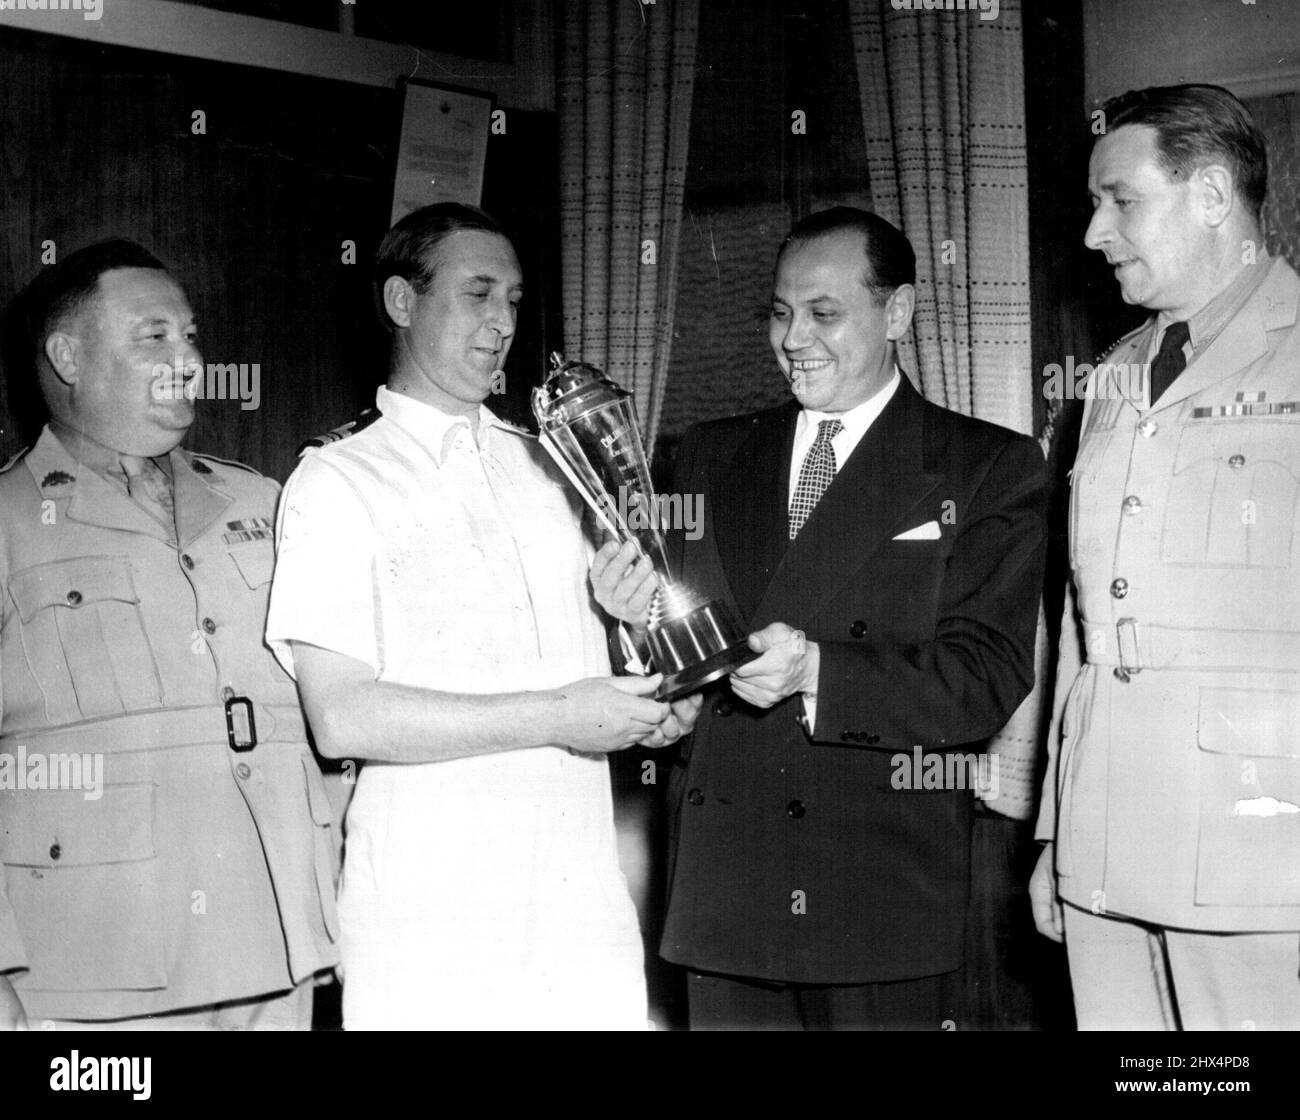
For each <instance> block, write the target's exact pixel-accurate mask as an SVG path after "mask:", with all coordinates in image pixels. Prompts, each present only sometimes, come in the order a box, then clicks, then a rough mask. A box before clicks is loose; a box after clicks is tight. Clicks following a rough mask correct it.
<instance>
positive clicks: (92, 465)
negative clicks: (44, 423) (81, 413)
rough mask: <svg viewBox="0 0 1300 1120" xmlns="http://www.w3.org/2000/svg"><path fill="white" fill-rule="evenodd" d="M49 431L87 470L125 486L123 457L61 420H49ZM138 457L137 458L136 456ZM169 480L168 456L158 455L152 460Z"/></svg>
mask: <svg viewBox="0 0 1300 1120" xmlns="http://www.w3.org/2000/svg"><path fill="white" fill-rule="evenodd" d="M50 431H51V432H53V434H54V437H55V438H56V439H57V440H58V441H59V443H60V444H61V445H62V446H63V449H64V450H65V451H66V452H67V453H68V454H69V455H71V456H72V458H74V459H75V460H76V461H77V462H78V463H80V464H81V465H82V466H83V467H85V468H86V469H87V470H92V471H94V472H95V473H96V474H97V475H99V476H100V477H101V478H107V479H110V480H112V481H114V482H120V483H122V484H123V485H125V484H126V471H125V470H124V469H123V467H122V459H123V455H122V452H120V451H114V450H113V449H112V448H111V447H107V446H105V445H104V444H102V443H100V442H99V441H98V440H94V439H91V437H90V436H88V435H86V433H85V432H81V431H78V430H77V429H76V428H73V427H71V426H70V425H68V424H65V423H64V422H63V421H62V420H56V419H54V418H53V417H51V419H50ZM137 457H139V456H137ZM153 462H154V464H155V465H157V466H158V467H159V468H161V470H162V472H163V474H165V475H166V476H167V477H168V478H169V479H170V478H171V475H172V469H171V457H170V455H158V456H156V457H155V458H154V459H153Z"/></svg>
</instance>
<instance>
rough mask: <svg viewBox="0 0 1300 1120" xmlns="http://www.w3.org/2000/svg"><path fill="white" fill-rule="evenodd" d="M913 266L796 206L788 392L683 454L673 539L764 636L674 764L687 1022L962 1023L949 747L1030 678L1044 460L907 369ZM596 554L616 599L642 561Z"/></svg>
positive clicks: (786, 289)
mask: <svg viewBox="0 0 1300 1120" xmlns="http://www.w3.org/2000/svg"><path fill="white" fill-rule="evenodd" d="M914 279H915V257H914V254H913V252H912V248H911V246H910V245H909V244H908V242H907V239H906V238H905V237H903V235H902V234H901V233H900V232H899V231H898V230H896V229H894V228H893V227H892V226H891V225H890V224H889V223H888V222H885V221H884V220H882V219H881V218H879V217H877V216H876V215H874V214H869V213H866V212H864V211H861V210H855V209H851V208H848V207H839V208H836V209H833V210H829V211H825V212H822V213H819V214H815V215H813V216H812V217H810V218H807V219H805V220H804V221H802V222H800V223H799V224H798V225H796V226H795V227H794V229H793V230H792V231H791V233H790V235H789V237H787V238H786V240H785V242H784V243H783V244H782V247H781V250H780V253H779V255H778V258H777V268H776V276H775V283H774V291H773V297H772V311H771V325H770V333H771V342H772V349H773V350H774V352H775V354H776V359H777V362H778V364H779V365H780V367H781V370H782V372H783V373H784V374H785V376H786V377H787V378H788V379H789V381H790V385H791V388H792V390H793V393H794V396H795V398H796V400H795V401H791V402H790V403H788V404H785V405H782V406H781V407H779V408H774V409H770V410H767V411H764V412H759V413H755V414H753V415H748V416H741V417H736V418H733V419H728V420H721V421H715V422H712V423H708V424H702V425H700V426H698V427H696V428H694V429H692V430H691V431H690V432H688V433H687V435H686V437H685V439H684V440H683V442H682V445H681V448H680V451H679V454H678V459H677V470H676V476H675V484H674V486H675V489H676V490H677V491H678V492H680V493H682V494H692V495H693V494H702V495H703V497H704V511H705V514H704V530H703V533H702V534H699V539H698V540H687V539H684V536H683V535H682V534H680V533H679V534H677V535H676V538H675V547H676V550H677V559H678V561H679V563H678V567H679V570H680V574H681V578H682V580H683V581H684V582H685V583H686V584H687V585H688V586H690V587H692V588H694V589H696V590H697V591H699V592H701V593H703V594H705V595H708V596H715V595H716V596H724V597H726V598H729V599H730V600H732V601H733V602H734V604H735V605H736V607H737V608H738V610H739V613H740V616H741V617H742V618H743V619H745V620H746V621H747V623H748V627H749V629H750V630H751V631H753V633H752V634H751V637H750V644H751V646H752V647H753V648H754V649H755V650H758V651H759V652H760V654H761V656H759V657H758V658H757V659H755V660H754V661H751V662H750V663H749V664H748V665H746V666H744V667H742V668H741V669H739V670H737V671H736V672H735V673H734V674H732V676H731V677H730V678H729V679H728V680H726V681H723V682H722V683H721V684H720V685H719V686H715V687H714V688H713V690H712V691H711V694H710V695H708V696H706V698H705V705H704V709H703V712H702V714H701V717H700V720H699V724H698V727H697V728H696V731H695V735H694V741H693V743H692V744H691V745H690V746H689V747H688V748H687V749H685V750H684V751H683V754H682V758H681V760H680V762H679V764H678V765H677V766H676V767H675V768H674V772H673V775H672V779H671V780H670V786H669V797H670V803H671V804H672V806H673V812H674V816H675V820H674V825H673V829H672V844H673V850H672V852H671V855H670V896H669V902H668V908H667V916H666V923H665V930H664V935H663V944H662V949H661V952H662V954H663V956H664V957H666V958H667V959H668V960H670V961H675V962H677V963H679V964H682V965H685V966H687V967H688V969H689V970H690V971H689V981H688V985H689V987H688V992H689V1001H690V1016H691V1025H692V1027H693V1028H697V1029H698V1028H719V1027H723V1028H725V1027H769V1028H795V1029H798V1028H800V1027H802V1028H814V1029H815V1028H871V1027H877V1028H880V1027H919V1028H926V1029H934V1030H937V1029H940V1028H941V1027H942V1026H945V1025H949V1026H950V1025H952V1023H951V1022H949V1021H951V1020H954V1019H955V1010H954V1006H953V1004H952V1001H951V999H950V997H949V995H948V993H947V991H946V986H945V982H944V975H945V974H949V973H952V972H953V971H954V970H956V969H957V968H958V967H959V966H960V965H961V963H962V940H963V930H964V922H965V915H966V902H967V896H968V893H969V878H970V867H969V864H970V856H969V852H970V831H971V821H972V810H973V798H972V792H971V789H970V786H971V785H973V784H974V783H973V781H972V780H971V779H972V777H973V774H972V771H974V770H975V769H976V767H974V766H954V765H953V763H954V762H965V763H974V762H975V760H976V756H977V753H978V752H979V751H980V750H981V748H982V741H983V740H985V739H987V738H988V737H989V736H991V735H992V734H994V733H995V732H996V731H998V730H999V729H1000V728H1001V727H1002V726H1003V724H1004V723H1005V722H1006V720H1007V719H1008V718H1009V717H1010V715H1011V714H1012V712H1013V711H1014V710H1015V708H1016V706H1017V704H1018V703H1019V702H1020V700H1021V699H1022V698H1023V697H1024V696H1025V695H1026V694H1027V693H1028V691H1029V689H1030V686H1031V684H1032V683H1033V649H1034V628H1035V620H1036V612H1037V609H1038V598H1039V590H1040V581H1041V577H1042V563H1043V545H1044V537H1045V525H1044V513H1043V504H1044V477H1043V462H1042V455H1041V452H1040V451H1039V449H1038V447H1037V445H1036V444H1035V443H1034V442H1033V441H1032V440H1030V439H1028V438H1025V437H1023V436H1018V435H1015V434H1013V433H1012V432H1009V431H1006V430H1004V429H1002V428H998V427H995V426H993V425H991V424H987V423H984V422H982V421H978V420H973V419H970V418H968V417H965V416H960V415H957V414H955V413H952V412H949V411H947V410H945V409H942V408H939V407H937V406H935V405H932V404H929V403H927V402H926V401H925V400H924V399H923V398H922V397H921V396H920V395H919V394H918V393H917V392H916V390H915V389H913V388H912V385H911V384H910V382H909V381H908V379H907V378H906V377H905V376H902V375H901V374H900V371H899V369H898V366H897V364H896V359H895V342H896V340H897V339H898V338H900V337H901V336H902V335H903V334H904V333H905V332H906V331H907V330H908V328H909V326H910V324H911V319H912V308H913V301H914V289H913V286H912V285H913V281H914ZM599 562H600V563H602V564H603V563H608V564H609V566H610V569H611V571H610V572H608V573H605V572H603V571H596V572H594V576H595V586H596V590H597V594H598V597H600V598H602V601H603V602H605V603H606V605H607V607H609V608H610V609H612V610H614V611H615V613H620V611H621V612H622V613H624V614H626V613H629V612H627V611H626V603H623V604H620V603H618V602H616V601H613V600H614V594H612V592H614V593H620V592H621V593H622V594H623V595H624V598H625V600H626V602H631V599H632V596H631V594H630V589H629V587H628V585H629V583H631V582H632V581H631V579H630V577H629V576H627V575H625V574H624V573H622V572H621V571H620V570H619V569H620V565H619V564H618V563H617V562H614V561H612V560H611V557H610V554H609V553H608V552H606V553H603V554H602V555H601V557H600V561H599ZM620 577H622V583H621V584H619V582H618V580H619V578H620ZM918 746H919V748H920V750H919V751H917V750H916V749H915V748H917V747H918ZM947 987H951V985H948V986H947Z"/></svg>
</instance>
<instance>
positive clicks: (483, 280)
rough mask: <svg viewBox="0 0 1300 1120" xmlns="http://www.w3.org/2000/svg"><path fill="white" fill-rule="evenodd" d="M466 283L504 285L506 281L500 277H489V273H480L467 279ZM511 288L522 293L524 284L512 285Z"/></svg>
mask: <svg viewBox="0 0 1300 1120" xmlns="http://www.w3.org/2000/svg"><path fill="white" fill-rule="evenodd" d="M465 283H466V284H504V283H505V281H504V280H502V279H501V278H500V277H499V276H489V275H488V274H487V273H480V274H479V275H478V276H467V277H465ZM510 288H511V290H512V291H520V292H522V291H523V290H524V285H523V282H522V281H521V282H519V283H516V284H511V285H510Z"/></svg>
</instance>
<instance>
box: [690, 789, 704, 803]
mask: <svg viewBox="0 0 1300 1120" xmlns="http://www.w3.org/2000/svg"><path fill="white" fill-rule="evenodd" d="M686 800H687V801H689V802H690V803H691V804H692V805H703V804H704V794H703V793H702V792H701V791H700V790H698V789H693V790H691V791H690V792H689V793H688V794H687V795H686Z"/></svg>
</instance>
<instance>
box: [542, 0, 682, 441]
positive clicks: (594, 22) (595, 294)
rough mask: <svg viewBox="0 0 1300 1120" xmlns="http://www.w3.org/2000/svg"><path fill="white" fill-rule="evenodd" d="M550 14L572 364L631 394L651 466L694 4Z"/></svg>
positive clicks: (667, 339) (623, 1)
mask: <svg viewBox="0 0 1300 1120" xmlns="http://www.w3.org/2000/svg"><path fill="white" fill-rule="evenodd" d="M556 7H557V24H558V33H559V43H560V50H559V58H558V82H559V96H558V99H557V100H558V106H559V119H560V238H561V267H562V292H563V302H564V346H565V355H566V357H568V358H571V359H576V358H581V359H582V360H583V361H586V362H590V363H591V364H592V365H595V366H599V367H600V368H601V369H603V370H604V371H605V372H606V374H608V375H609V376H610V377H612V378H613V379H614V380H615V381H617V382H618V383H619V384H620V385H622V386H623V388H624V389H627V390H628V391H629V392H631V393H632V395H633V397H634V399H635V401H636V406H637V414H638V415H639V417H640V419H641V428H642V433H641V434H642V437H643V438H644V440H645V444H646V452H647V454H649V455H652V454H653V450H654V441H655V435H656V433H657V429H658V423H659V412H660V408H661V406H662V403H663V396H664V388H665V386H666V382H667V375H668V356H669V351H670V348H671V345H672V337H673V308H674V305H675V296H676V290H677V246H678V238H679V234H680V229H681V221H682V196H683V191H684V187H685V182H686V156H687V144H688V141H689V139H690V118H691V97H692V91H693V86H694V81H695V43H696V34H697V30H698V24H699V0H654V2H653V3H642V2H640V0H618V2H613V3H611V2H609V0H581V2H577V3H564V4H559V5H557V6H556Z"/></svg>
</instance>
